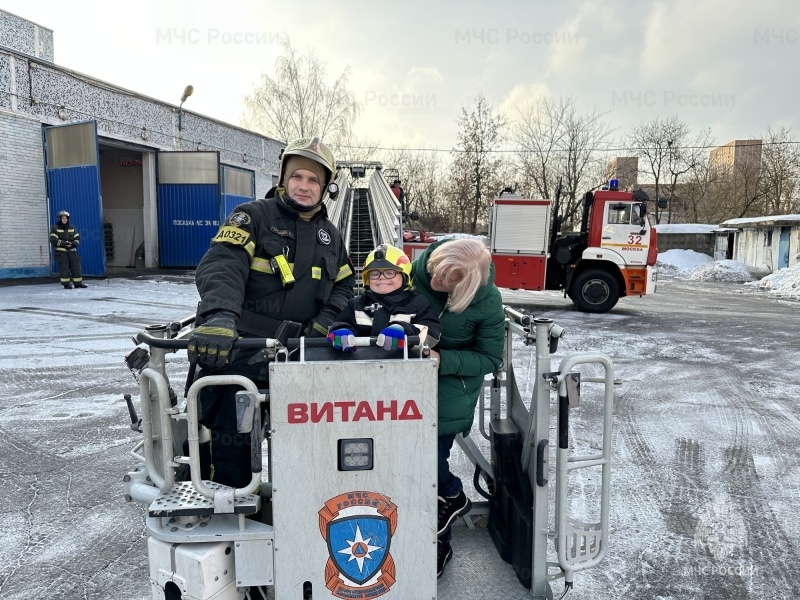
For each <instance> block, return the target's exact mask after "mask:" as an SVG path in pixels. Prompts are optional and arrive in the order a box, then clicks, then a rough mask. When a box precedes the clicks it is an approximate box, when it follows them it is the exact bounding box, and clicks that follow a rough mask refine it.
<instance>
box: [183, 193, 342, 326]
mask: <svg viewBox="0 0 800 600" xmlns="http://www.w3.org/2000/svg"><path fill="white" fill-rule="evenodd" d="M298 248H300V249H301V250H300V252H299V253H298ZM279 255H282V256H284V257H285V258H286V260H287V261H288V263H289V266H290V267H291V269H292V273H293V276H294V278H295V284H294V286H293V287H292V288H291V289H289V288H285V287H284V286H283V282H282V278H281V276H280V274H279V273H273V269H272V266H271V264H270V259H272V258H273V257H275V256H279ZM353 282H354V276H353V269H352V268H351V265H350V259H349V258H348V254H347V249H346V248H345V245H344V241H343V240H342V237H341V235H340V234H339V232H338V230H337V229H336V227H335V226H334V225H333V223H332V222H331V221H330V220H328V218H327V211H326V210H325V207H324V206H323V207H322V209H321V210H320V211H319V212H317V213H316V214H315V215H314V216H313V217H312V218H311V220H310V221H304V220H302V219H300V218H299V217H298V213H297V211H295V210H293V209H292V208H290V207H288V206H287V205H286V204H285V203H284V202H283V201H281V200H280V199H279V198H277V197H276V198H268V199H264V200H255V201H253V202H248V203H246V204H242V205H241V206H238V207H237V208H236V209H235V210H234V211H233V213H231V215H230V216H229V217H228V218H227V219H226V220H225V223H224V224H223V225H222V227H220V229H219V231H218V232H217V235H216V236H215V237H214V238H213V239H212V240H211V247H210V248H209V250H208V252H206V254H205V256H204V257H203V259H202V260H201V261H200V264H199V265H198V267H197V272H196V283H197V289H198V291H199V292H200V299H201V300H200V306H199V309H198V314H200V315H204V314H208V313H212V312H216V311H219V310H227V311H230V312H232V313H235V314H236V315H238V316H239V321H238V329H239V332H240V333H243V334H247V335H250V336H251V337H272V336H273V335H274V334H275V331H276V329H277V327H278V325H280V323H281V322H282V321H284V320H289V321H295V322H299V323H302V325H303V329H304V331H305V333H306V335H325V334H326V333H327V330H328V325H330V323H332V322H333V320H334V318H335V317H336V315H337V314H338V313H339V311H341V310H342V309H343V308H344V307H345V306H346V305H347V302H348V300H350V298H352V297H353ZM315 325H316V327H315Z"/></svg>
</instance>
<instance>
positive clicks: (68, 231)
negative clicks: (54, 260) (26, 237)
mask: <svg viewBox="0 0 800 600" xmlns="http://www.w3.org/2000/svg"><path fill="white" fill-rule="evenodd" d="M50 243H51V244H52V245H53V248H54V249H55V251H56V252H57V253H58V252H75V251H76V250H77V249H78V244H80V243H81V234H80V233H78V230H77V229H75V228H74V227H73V226H72V225H70V223H69V221H67V223H66V225H64V224H62V223H61V221H59V222H58V223H56V224H55V225H53V228H52V229H50ZM67 243H70V244H72V247H70V248H67Z"/></svg>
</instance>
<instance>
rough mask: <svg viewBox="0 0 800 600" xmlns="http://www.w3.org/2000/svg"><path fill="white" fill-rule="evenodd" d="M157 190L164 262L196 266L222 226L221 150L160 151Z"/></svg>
mask: <svg viewBox="0 0 800 600" xmlns="http://www.w3.org/2000/svg"><path fill="white" fill-rule="evenodd" d="M157 193H158V252H159V261H160V265H161V266H162V267H185V268H194V267H196V266H197V265H198V264H199V263H200V259H201V258H203V255H204V254H205V253H206V250H208V246H209V243H210V242H211V238H212V237H214V234H215V233H216V232H217V229H218V228H219V215H220V195H219V153H217V152H160V153H159V154H158V186H157Z"/></svg>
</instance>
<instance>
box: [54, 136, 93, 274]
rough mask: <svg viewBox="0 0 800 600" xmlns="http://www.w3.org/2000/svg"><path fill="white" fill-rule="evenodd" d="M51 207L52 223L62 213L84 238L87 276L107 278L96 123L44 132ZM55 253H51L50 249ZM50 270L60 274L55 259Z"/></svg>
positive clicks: (83, 247)
mask: <svg viewBox="0 0 800 600" xmlns="http://www.w3.org/2000/svg"><path fill="white" fill-rule="evenodd" d="M44 150H45V162H46V167H45V169H46V172H47V195H48V206H49V208H50V216H51V217H52V219H51V220H52V222H53V223H55V220H56V217H55V215H56V214H57V213H58V212H59V211H62V210H65V211H67V212H68V213H69V214H70V219H69V222H70V224H72V225H73V226H74V227H75V229H77V230H78V233H79V234H80V236H81V245H80V247H79V250H78V251H79V252H80V255H81V269H82V271H83V274H84V275H93V276H96V277H104V276H105V274H106V251H105V244H104V242H103V203H102V198H101V197H100V170H99V167H98V155H97V123H96V122H95V121H84V122H83V123H71V124H69V125H57V126H54V127H45V128H44ZM51 250H52V249H51ZM50 262H51V267H50V268H51V270H52V271H53V272H54V273H55V272H57V266H56V264H55V261H54V260H53V258H52V252H51V261H50Z"/></svg>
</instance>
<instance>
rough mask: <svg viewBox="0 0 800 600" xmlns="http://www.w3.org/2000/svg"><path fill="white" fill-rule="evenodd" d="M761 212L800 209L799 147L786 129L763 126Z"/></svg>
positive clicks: (776, 213)
mask: <svg viewBox="0 0 800 600" xmlns="http://www.w3.org/2000/svg"><path fill="white" fill-rule="evenodd" d="M761 169H762V172H763V175H762V178H761V186H762V188H763V191H764V214H766V215H780V214H793V213H795V212H797V211H798V210H800V200H798V192H799V191H800V190H798V184H800V151H798V147H797V142H796V140H795V139H794V136H792V135H791V134H790V132H789V130H787V129H785V128H783V127H781V129H780V131H772V130H771V129H769V130H767V133H766V135H765V136H764V143H763V145H762V154H761Z"/></svg>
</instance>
